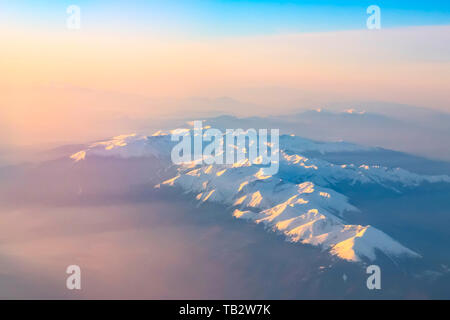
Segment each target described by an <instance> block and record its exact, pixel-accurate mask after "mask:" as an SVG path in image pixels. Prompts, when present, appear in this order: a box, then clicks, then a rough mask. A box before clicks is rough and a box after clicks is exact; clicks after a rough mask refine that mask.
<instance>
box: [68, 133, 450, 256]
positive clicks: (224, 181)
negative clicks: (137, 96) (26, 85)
mask: <svg viewBox="0 0 450 320" xmlns="http://www.w3.org/2000/svg"><path fill="white" fill-rule="evenodd" d="M186 130H187V131H186V132H187V133H189V129H186ZM173 145H174V142H172V141H171V138H170V134H165V133H162V132H158V133H156V134H155V135H153V136H148V137H147V136H139V135H136V134H131V135H121V136H117V137H114V138H112V139H110V140H107V141H100V142H96V143H94V144H92V145H90V146H89V147H87V148H86V149H85V150H80V151H79V152H78V153H75V154H73V155H72V156H71V158H72V159H73V160H74V161H76V162H78V161H83V160H85V159H86V158H89V156H115V157H121V158H130V157H146V156H152V157H156V158H158V159H159V160H160V161H161V162H163V163H165V164H166V165H167V166H172V162H171V160H170V152H171V150H172V147H173ZM370 149H371V148H368V147H363V146H358V145H354V144H350V143H336V142H331V143H326V142H315V141H311V140H308V139H303V138H300V137H294V136H284V135H283V136H281V137H280V150H279V159H280V168H279V172H278V173H277V174H276V175H274V176H267V175H265V174H264V171H263V170H262V167H263V166H261V165H257V164H251V163H249V161H248V160H247V161H242V162H240V163H236V164H234V165H217V164H214V165H204V164H198V163H186V164H184V165H181V166H178V174H177V175H176V176H174V177H170V178H168V179H166V180H165V181H161V183H160V184H158V185H157V186H156V187H157V188H162V187H179V188H181V189H183V190H184V191H185V192H186V193H188V194H192V196H193V197H195V198H196V199H197V200H198V201H199V202H200V203H202V202H206V201H210V202H216V203H219V204H223V205H226V206H228V207H231V208H232V211H233V216H234V217H236V218H238V219H247V220H249V221H253V222H255V223H262V224H264V225H266V226H267V227H268V228H269V229H271V230H273V231H276V232H280V233H282V234H284V235H285V236H286V238H287V239H288V240H290V241H292V242H298V243H303V244H310V245H314V246H319V247H321V248H322V249H323V250H327V251H328V252H330V253H331V254H332V255H335V256H337V257H339V258H342V259H345V260H348V261H361V259H363V258H364V259H368V260H374V259H376V253H377V251H379V252H382V253H384V254H385V255H388V256H390V257H397V256H408V257H419V255H418V254H417V253H415V252H413V251H412V250H410V249H408V248H406V247H404V246H403V245H401V244H400V243H399V242H397V241H395V240H394V239H392V238H391V237H390V236H388V235H387V234H385V233H384V232H382V231H380V230H378V229H376V228H374V227H372V226H361V225H351V224H347V223H346V222H345V221H344V220H343V218H342V213H343V212H345V211H357V210H358V209H357V208H355V207H354V206H353V205H351V204H350V203H349V201H348V199H347V197H346V196H345V195H343V194H340V193H338V192H336V191H334V190H333V189H332V188H333V186H334V185H336V184H337V183H346V184H349V185H355V184H356V183H360V184H376V185H379V186H381V187H383V188H386V189H388V190H392V191H396V192H400V191H399V188H401V187H415V186H418V185H420V184H421V183H424V182H427V183H436V182H444V183H449V182H450V177H448V176H446V175H440V176H426V175H419V174H415V173H411V172H409V171H406V170H403V169H400V168H395V169H393V168H386V167H380V166H366V165H362V166H354V165H351V164H349V165H336V164H332V163H330V162H327V161H325V160H323V159H318V158H316V159H308V158H306V157H303V156H302V155H301V153H302V152H307V151H318V152H319V154H320V153H322V154H323V153H327V152H352V151H367V150H370Z"/></svg>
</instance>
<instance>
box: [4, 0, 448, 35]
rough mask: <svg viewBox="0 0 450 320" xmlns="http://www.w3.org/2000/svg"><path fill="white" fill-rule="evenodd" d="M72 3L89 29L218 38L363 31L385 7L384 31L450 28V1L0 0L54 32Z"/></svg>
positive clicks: (13, 16) (10, 11)
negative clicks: (375, 10) (371, 13)
mask: <svg viewBox="0 0 450 320" xmlns="http://www.w3.org/2000/svg"><path fill="white" fill-rule="evenodd" d="M70 4H76V5H79V6H80V8H81V10H82V15H83V23H84V26H85V27H87V26H92V27H99V28H105V29H108V28H117V27H120V28H122V29H126V30H129V29H131V30H141V31H148V30H153V31H156V32H159V33H161V34H172V33H173V34H181V35H185V34H191V35H196V36H213V37H216V36H219V37H220V36H236V35H243V36H247V35H261V34H276V33H294V32H317V31H336V30H352V29H363V28H365V26H366V19H367V16H368V15H367V13H366V9H367V7H368V6H369V5H373V4H375V5H378V6H379V7H380V8H381V23H382V28H392V27H404V26H423V25H445V24H450V1H435V0H432V1H379V0H370V1H353V0H347V1H324V0H317V1H311V0H309V1H238V0H211V1H206V0H197V1H192V0H191V1H188V0H164V1H163V0H147V1H142V0H141V1H104V0H102V1H92V0H91V1H86V0H71V1H58V2H56V1H42V0H40V1H37V0H33V1H14V2H11V1H0V18H1V19H2V20H5V19H7V20H10V22H13V23H15V24H19V25H20V24H22V23H23V24H28V25H30V24H31V25H34V26H35V27H37V26H47V27H54V26H58V25H61V21H64V20H65V18H66V13H65V8H66V7H67V6H68V5H70ZM1 12H3V14H2V13H1ZM11 20H14V21H11ZM3 22H4V21H3Z"/></svg>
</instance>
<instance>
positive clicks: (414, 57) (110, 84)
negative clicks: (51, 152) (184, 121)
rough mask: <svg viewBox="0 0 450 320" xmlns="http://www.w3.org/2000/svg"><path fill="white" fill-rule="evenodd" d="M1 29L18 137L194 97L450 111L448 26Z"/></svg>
mask: <svg viewBox="0 0 450 320" xmlns="http://www.w3.org/2000/svg"><path fill="white" fill-rule="evenodd" d="M1 30H2V31H0V37H1V39H2V40H1V41H2V50H1V52H0V71H1V76H0V91H1V98H0V108H1V109H0V116H1V118H0V124H1V125H2V129H0V134H3V135H4V134H7V135H8V136H9V138H8V140H9V141H10V142H11V141H12V142H14V143H18V144H26V143H27V142H28V143H34V142H35V141H37V142H43V141H74V140H75V141H76V140H80V139H86V138H90V137H92V136H95V135H99V134H103V133H104V134H109V133H110V132H112V131H114V130H115V129H116V128H115V127H114V126H112V125H111V121H112V119H119V118H120V117H134V118H139V117H141V118H145V117H158V116H161V115H174V116H177V117H180V118H181V117H184V116H185V117H189V111H190V110H189V108H190V107H191V106H192V105H191V104H189V107H187V105H186V104H183V101H184V100H185V99H188V98H189V97H206V98H215V97H221V96H228V97H232V98H235V99H238V100H242V101H245V102H246V103H248V104H249V105H255V106H258V107H255V108H254V110H245V112H247V114H253V113H254V114H255V115H258V114H261V113H265V114H267V113H269V114H270V113H272V114H276V113H282V112H283V105H289V101H296V103H298V101H302V100H301V99H300V98H299V97H300V96H301V97H303V98H305V96H307V99H305V105H304V106H302V105H298V108H300V107H309V106H312V105H320V104H321V103H326V102H333V101H356V100H364V101H368V100H376V101H390V102H398V103H405V104H412V105H418V106H425V107H431V108H436V109H440V110H446V111H450V103H449V102H450V98H449V93H448V88H449V84H450V61H449V56H450V55H449V53H450V45H449V43H450V26H439V27H438V26H436V27H407V28H398V29H382V30H376V31H374V30H355V31H342V32H325V33H303V34H280V35H265V36H247V37H222V38H220V39H219V38H217V39H214V38H208V39H193V38H190V39H183V38H176V37H165V38H162V37H158V36H148V35H142V34H126V33H125V32H124V33H120V32H118V33H101V32H100V31H98V32H95V33H93V32H90V33H87V32H85V31H83V30H80V31H78V32H73V31H67V32H59V33H57V32H53V31H49V30H43V29H39V30H35V31H33V30H29V29H26V30H25V29H9V30H7V29H4V28H2V29H1ZM11 30H14V31H11ZM265 88H280V89H286V90H284V91H283V90H280V91H279V92H281V93H275V91H270V92H271V93H270V95H269V94H267V93H266V94H264V93H265V91H266V90H265ZM297 91H298V93H299V95H297V94H296V92H297ZM87 92H88V94H87ZM286 92H289V93H288V94H286ZM300 93H301V94H300ZM277 101H280V104H279V105H277ZM308 104H309V105H308ZM295 107H297V106H295ZM212 108H213V106H212ZM250 109H251V107H250ZM225 111H229V113H235V114H242V112H243V110H225ZM80 124H81V125H82V127H83V130H84V131H83V133H81V132H80ZM95 126H97V127H96V129H95V130H93V127H95ZM99 127H101V128H99ZM107 129H109V130H107ZM5 131H6V132H5ZM55 133H56V135H57V136H58V138H55Z"/></svg>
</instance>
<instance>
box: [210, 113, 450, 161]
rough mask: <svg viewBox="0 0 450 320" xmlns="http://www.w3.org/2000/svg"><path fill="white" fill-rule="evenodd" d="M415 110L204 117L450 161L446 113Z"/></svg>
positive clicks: (221, 123) (216, 124) (233, 125)
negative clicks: (414, 112)
mask: <svg viewBox="0 0 450 320" xmlns="http://www.w3.org/2000/svg"><path fill="white" fill-rule="evenodd" d="M402 110H403V109H402ZM419 110H420V112H418V114H417V115H414V116H409V114H408V109H407V108H405V109H404V112H405V116H404V117H398V116H390V115H386V114H380V113H374V112H367V111H364V109H351V108H348V109H343V111H330V110H326V109H315V110H307V111H302V112H300V113H294V114H289V115H280V116H271V117H248V118H237V117H233V116H227V115H223V116H217V117H212V118H207V119H205V120H206V121H207V122H208V123H210V124H211V125H212V126H213V127H217V128H280V130H281V132H282V133H285V134H296V135H299V136H302V137H305V138H309V139H316V140H325V141H341V140H345V141H349V142H353V143H359V144H364V145H370V146H376V147H382V148H386V149H391V150H396V151H400V152H408V153H412V154H415V155H420V156H424V157H427V158H430V159H440V160H450V149H449V148H448V146H447V144H448V143H447V140H448V139H444V138H443V137H450V116H449V115H448V114H445V113H439V112H433V111H427V110H422V109H419ZM422 113H423V117H421V116H420V115H421V114H422Z"/></svg>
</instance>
